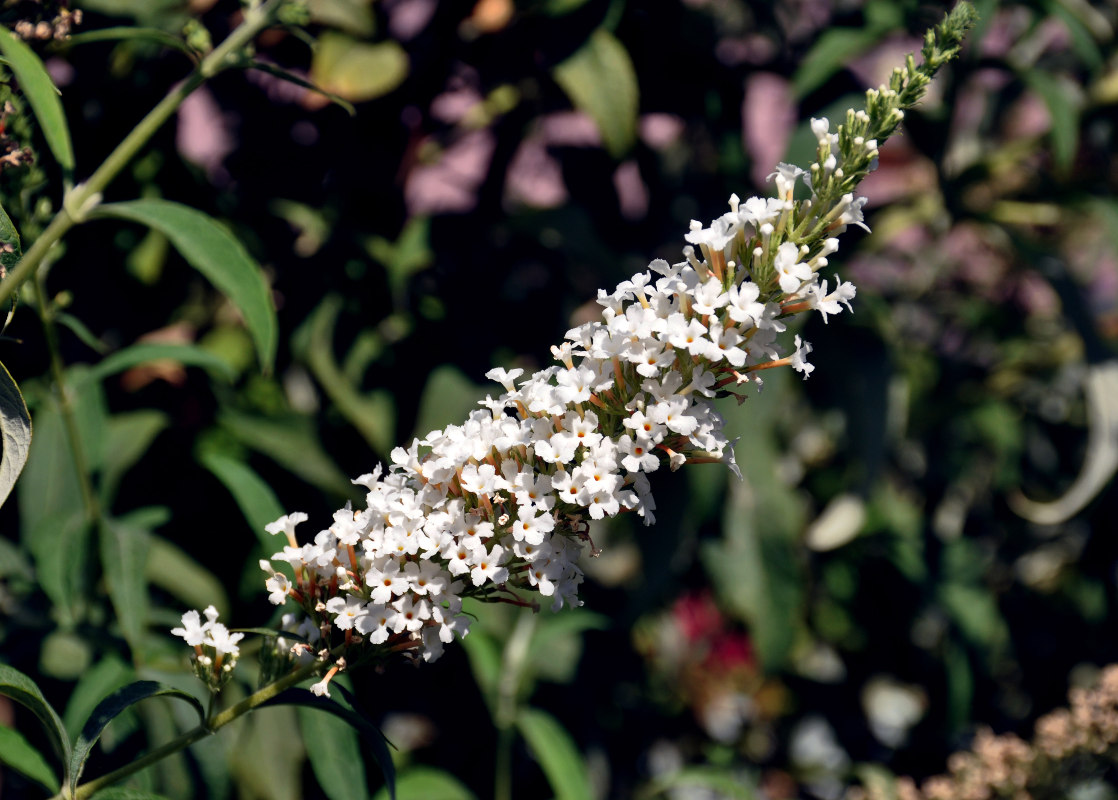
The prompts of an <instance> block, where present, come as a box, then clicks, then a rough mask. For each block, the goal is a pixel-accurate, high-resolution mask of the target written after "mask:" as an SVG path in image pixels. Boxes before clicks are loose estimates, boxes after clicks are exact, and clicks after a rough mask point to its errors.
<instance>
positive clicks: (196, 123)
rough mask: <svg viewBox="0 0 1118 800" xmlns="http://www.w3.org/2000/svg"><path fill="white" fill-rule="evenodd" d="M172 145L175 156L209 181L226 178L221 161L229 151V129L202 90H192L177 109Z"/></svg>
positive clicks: (230, 133) (209, 94) (224, 118)
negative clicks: (201, 170)
mask: <svg viewBox="0 0 1118 800" xmlns="http://www.w3.org/2000/svg"><path fill="white" fill-rule="evenodd" d="M175 146H176V147H177V148H178V151H179V155H181V156H182V157H183V158H185V159H186V160H187V161H189V162H191V163H193V164H197V165H198V166H200V167H202V169H204V170H205V171H206V175H207V176H208V177H209V178H210V180H211V181H224V180H227V179H228V177H229V176H228V173H227V172H226V171H225V169H224V167H222V162H223V161H224V160H225V157H226V156H228V155H229V154H230V153H231V152H233V147H234V141H233V126H232V123H231V122H230V119H229V117H228V115H226V114H224V113H223V112H222V110H221V108H220V106H218V104H217V101H216V100H214V96H213V95H212V94H211V93H210V91H209V90H208V89H206V88H205V87H202V88H200V89H196V90H195V91H194V92H193V93H191V94H190V95H189V96H187V98H186V99H185V100H184V101H183V102H182V105H181V106H179V111H178V129H177V130H176V132H175Z"/></svg>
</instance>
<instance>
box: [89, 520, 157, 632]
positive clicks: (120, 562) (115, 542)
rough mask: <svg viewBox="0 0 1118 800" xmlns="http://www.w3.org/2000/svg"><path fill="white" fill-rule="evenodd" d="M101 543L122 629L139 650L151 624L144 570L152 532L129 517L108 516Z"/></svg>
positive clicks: (106, 576)
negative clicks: (134, 522)
mask: <svg viewBox="0 0 1118 800" xmlns="http://www.w3.org/2000/svg"><path fill="white" fill-rule="evenodd" d="M100 544H101V563H102V564H103V565H104V568H105V583H106V585H107V586H108V587H109V599H110V600H111V601H112V604H113V610H114V611H115V612H116V618H117V621H118V622H119V623H120V630H121V633H122V634H124V638H125V640H127V642H128V644H129V646H130V647H131V648H132V650H133V652H138V650H139V647H140V638H141V637H142V636H143V633H144V627H145V626H146V624H147V612H148V595H147V580H146V579H145V577H144V572H145V569H146V565H147V558H148V550H149V549H150V547H151V535H150V534H149V533H148V532H147V531H146V530H143V529H142V528H140V527H138V526H136V525H134V524H129V523H128V522H126V521H125V520H122V519H106V520H104V521H103V522H102V524H101V530H100Z"/></svg>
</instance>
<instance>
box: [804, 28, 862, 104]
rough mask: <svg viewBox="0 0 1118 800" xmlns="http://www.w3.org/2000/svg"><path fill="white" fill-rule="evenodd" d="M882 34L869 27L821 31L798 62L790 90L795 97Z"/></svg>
mask: <svg viewBox="0 0 1118 800" xmlns="http://www.w3.org/2000/svg"><path fill="white" fill-rule="evenodd" d="M882 35H883V32H882V31H879V30H877V29H873V28H869V29H863V28H831V29H830V30H828V31H824V33H823V35H821V36H820V37H819V38H818V39H817V40H816V42H815V44H814V45H813V46H812V48H811V50H809V51H808V54H807V55H806V56H804V59H803V61H802V62H800V66H799V68H798V69H797V70H796V74H795V75H793V76H792V94H793V96H794V97H795V99H796V100H802V99H803V98H804V97H806V96H807V95H809V94H811V93H812V92H813V91H815V90H816V89H818V88H819V87H820V86H822V85H823V84H824V83H826V82H827V81H828V80H829V79H830V78H831V76H832V75H834V74H835V73H836V72H838V71H839V70H840V69H842V67H843V65H844V64H848V63H850V60H851V59H853V58H856V57H857V56H859V55H861V54H862V53H864V52H865V51H866V50H868V49H869V48H870V47H871V46H872V45H873V44H874V43H875V42H877V41H878V40H879V39H880V38H881V37H882Z"/></svg>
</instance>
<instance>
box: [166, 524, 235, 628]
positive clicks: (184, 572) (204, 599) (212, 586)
mask: <svg viewBox="0 0 1118 800" xmlns="http://www.w3.org/2000/svg"><path fill="white" fill-rule="evenodd" d="M148 542H149V544H150V548H149V549H148V556H147V568H146V575H145V577H146V578H147V580H148V581H149V582H150V583H151V585H152V586H156V587H158V588H160V589H162V590H164V591H165V592H167V593H168V594H170V595H171V596H172V597H174V598H175V599H176V600H178V601H180V602H181V603H182V604H183V605H184V606H186V607H187V608H205V607H206V606H208V605H211V604H212V605H213V606H214V607H215V608H216V609H217V610H218V612H219V613H220V614H221V616H223V617H225V618H228V617H229V613H230V608H231V607H230V605H229V598H228V597H227V596H226V594H225V586H224V585H222V583H221V581H219V580H218V579H217V578H216V577H214V575H213V573H212V572H210V571H209V570H208V569H206V568H205V567H203V566H202V565H201V564H199V563H198V562H197V561H195V560H194V559H193V558H192V557H191V556H190V554H189V553H187V552H186V551H185V550H183V549H182V548H180V547H179V546H178V545H176V544H172V543H171V542H169V541H167V540H166V539H164V538H162V537H161V536H151V537H149V539H148Z"/></svg>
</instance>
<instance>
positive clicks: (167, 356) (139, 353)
mask: <svg viewBox="0 0 1118 800" xmlns="http://www.w3.org/2000/svg"><path fill="white" fill-rule="evenodd" d="M163 360H166V361H177V362H179V363H180V364H183V365H185V366H188V367H201V368H202V369H204V370H206V371H207V372H209V373H211V374H213V375H214V376H215V377H217V378H221V380H223V381H225V382H226V383H232V382H233V380H234V378H236V375H235V374H234V372H233V368H232V367H231V366H230V365H229V363H228V362H227V361H226V360H225V359H223V358H221V357H219V356H215V355H214V354H213V353H211V352H210V351H209V350H203V349H202V348H201V347H198V346H196V345H192V344H134V345H131V346H130V347H125V348H124V349H123V350H118V351H116V352H115V353H113V354H112V355H111V356H107V357H106V358H104V359H103V360H102V361H101V362H100V363H99V364H97V365H95V366H94V367H93V368H92V369H91V370H90V375H91V376H92V377H93V378H95V379H96V380H104V379H105V378H108V377H109V376H111V375H116V374H117V373H118V372H124V371H125V370H129V369H132V367H135V366H139V365H140V364H146V363H148V362H149V361H163Z"/></svg>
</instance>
